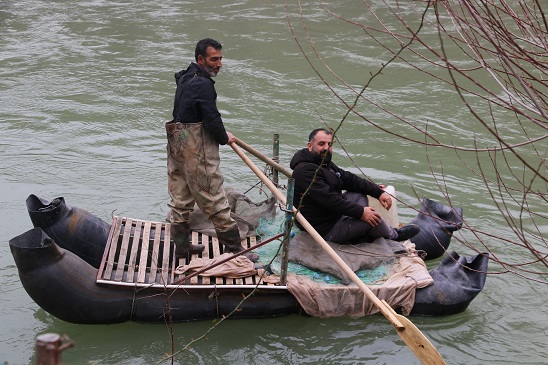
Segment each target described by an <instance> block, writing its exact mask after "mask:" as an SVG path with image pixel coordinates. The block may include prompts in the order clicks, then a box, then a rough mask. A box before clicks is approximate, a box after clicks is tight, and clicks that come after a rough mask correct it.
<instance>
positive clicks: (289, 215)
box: [280, 179, 295, 285]
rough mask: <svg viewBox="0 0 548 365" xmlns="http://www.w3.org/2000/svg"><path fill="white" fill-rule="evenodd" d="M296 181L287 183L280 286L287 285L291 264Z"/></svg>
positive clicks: (291, 180) (290, 180)
mask: <svg viewBox="0 0 548 365" xmlns="http://www.w3.org/2000/svg"><path fill="white" fill-rule="evenodd" d="M294 188H295V179H289V180H288V181H287V203H286V205H285V221H284V239H283V241H282V267H281V270H280V271H281V273H280V276H281V279H280V284H281V285H286V284H287V265H288V262H289V241H290V240H291V227H292V224H291V222H292V221H293V191H294Z"/></svg>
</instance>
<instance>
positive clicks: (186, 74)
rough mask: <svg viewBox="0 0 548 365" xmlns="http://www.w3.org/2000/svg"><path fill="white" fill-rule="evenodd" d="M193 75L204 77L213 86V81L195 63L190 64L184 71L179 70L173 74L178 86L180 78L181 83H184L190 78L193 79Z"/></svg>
mask: <svg viewBox="0 0 548 365" xmlns="http://www.w3.org/2000/svg"><path fill="white" fill-rule="evenodd" d="M195 75H199V76H204V77H207V78H208V79H210V80H211V82H212V83H214V84H215V81H214V80H213V79H212V78H211V77H210V76H209V74H208V73H207V72H205V71H204V69H202V68H201V67H200V66H198V64H197V63H194V62H192V63H191V64H190V65H189V66H188V68H187V69H186V70H181V71H179V72H177V73H175V82H176V83H177V85H179V80H180V79H181V78H182V80H181V81H185V80H186V79H188V78H190V77H194V76H195Z"/></svg>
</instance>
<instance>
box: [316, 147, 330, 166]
mask: <svg viewBox="0 0 548 365" xmlns="http://www.w3.org/2000/svg"><path fill="white" fill-rule="evenodd" d="M312 156H313V157H314V160H315V161H317V162H318V163H321V164H322V165H327V164H329V163H330V162H331V156H332V154H331V153H330V152H329V150H323V151H321V152H315V151H312Z"/></svg>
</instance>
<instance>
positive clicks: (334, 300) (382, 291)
mask: <svg viewBox="0 0 548 365" xmlns="http://www.w3.org/2000/svg"><path fill="white" fill-rule="evenodd" d="M398 261H399V262H398V264H396V265H394V268H393V272H392V275H390V277H389V278H388V280H386V281H385V282H383V283H381V284H379V285H368V287H369V288H370V289H371V291H372V292H373V293H374V294H375V295H376V296H377V297H378V298H379V299H384V300H386V302H387V303H388V304H390V306H391V307H392V308H401V311H402V314H404V315H408V314H409V313H410V312H411V309H412V308H413V304H414V302H415V290H416V289H417V288H423V287H425V286H428V285H431V284H432V283H433V282H434V281H433V279H432V277H431V276H430V274H429V273H428V270H427V268H426V266H425V265H424V262H423V261H422V259H420V258H418V257H400V258H399V259H398ZM287 288H288V290H289V292H290V293H291V294H293V296H295V298H297V300H298V301H299V303H300V304H301V306H302V307H303V309H304V311H305V312H306V313H307V314H309V315H311V316H314V317H324V318H325V317H341V316H350V317H361V316H364V315H369V314H374V313H377V312H378V310H377V308H376V307H375V306H374V305H373V303H372V302H371V301H370V300H369V299H368V298H367V297H366V296H365V294H364V293H363V292H362V291H361V289H360V288H358V286H357V285H356V284H354V283H352V284H350V285H344V284H338V285H333V284H326V283H324V282H316V281H313V280H311V279H310V278H308V277H306V276H302V275H299V276H297V275H293V274H290V275H288V280H287Z"/></svg>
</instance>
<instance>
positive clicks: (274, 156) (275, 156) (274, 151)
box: [272, 133, 280, 186]
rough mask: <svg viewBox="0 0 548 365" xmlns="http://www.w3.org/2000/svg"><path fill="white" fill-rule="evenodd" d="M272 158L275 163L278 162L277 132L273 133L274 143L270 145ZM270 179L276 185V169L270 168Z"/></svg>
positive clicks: (278, 138) (278, 140)
mask: <svg viewBox="0 0 548 365" xmlns="http://www.w3.org/2000/svg"><path fill="white" fill-rule="evenodd" d="M272 160H274V161H275V162H276V163H280V135H279V134H278V133H275V134H274V144H273V146H272ZM272 181H273V182H274V185H276V186H278V170H277V169H275V168H273V169H272Z"/></svg>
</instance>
